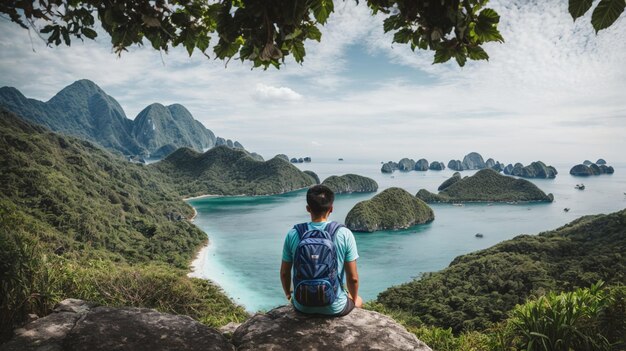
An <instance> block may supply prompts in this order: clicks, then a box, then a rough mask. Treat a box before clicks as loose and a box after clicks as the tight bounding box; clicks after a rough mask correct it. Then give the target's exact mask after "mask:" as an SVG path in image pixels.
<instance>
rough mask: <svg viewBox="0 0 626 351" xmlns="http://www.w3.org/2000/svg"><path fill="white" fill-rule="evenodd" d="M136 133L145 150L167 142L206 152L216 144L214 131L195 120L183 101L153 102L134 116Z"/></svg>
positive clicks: (134, 133) (156, 147)
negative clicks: (163, 103)
mask: <svg viewBox="0 0 626 351" xmlns="http://www.w3.org/2000/svg"><path fill="white" fill-rule="evenodd" d="M133 135H134V137H135V138H136V139H137V141H138V142H139V143H140V144H141V145H143V146H144V147H145V148H146V149H148V150H151V151H154V150H157V149H159V148H160V147H162V146H164V145H175V146H179V147H183V146H186V147H191V148H193V149H196V150H199V151H203V150H204V149H207V148H211V147H213V146H214V145H215V134H213V132H212V131H210V130H208V129H206V128H205V127H204V126H203V125H202V123H200V122H198V121H196V120H195V119H194V118H193V116H192V115H191V113H190V112H189V111H188V110H187V109H186V108H185V106H183V105H180V104H174V105H170V106H167V107H166V106H163V105H161V104H158V103H154V104H152V105H150V106H148V107H146V108H145V109H143V110H142V111H141V112H140V113H139V114H138V115H137V118H135V123H134V125H133Z"/></svg>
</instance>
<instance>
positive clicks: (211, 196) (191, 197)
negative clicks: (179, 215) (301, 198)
mask: <svg viewBox="0 0 626 351" xmlns="http://www.w3.org/2000/svg"><path fill="white" fill-rule="evenodd" d="M308 188H309V187H308V186H305V187H303V188H298V189H294V190H289V191H285V192H282V193H275V194H262V195H250V194H236V195H215V194H206V195H198V196H190V197H183V199H182V200H183V201H189V200H198V199H208V198H216V197H244V196H249V197H257V196H276V195H285V194H289V193H293V192H296V191H301V190H304V189H308ZM191 207H193V206H191ZM194 210H195V208H194Z"/></svg>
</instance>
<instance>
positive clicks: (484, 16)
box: [478, 9, 500, 24]
mask: <svg viewBox="0 0 626 351" xmlns="http://www.w3.org/2000/svg"><path fill="white" fill-rule="evenodd" d="M478 22H481V23H484V24H497V23H498V22H500V15H498V13H497V12H496V11H494V10H492V9H484V10H482V11H480V14H479V15H478Z"/></svg>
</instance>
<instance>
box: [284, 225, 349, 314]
mask: <svg viewBox="0 0 626 351" xmlns="http://www.w3.org/2000/svg"><path fill="white" fill-rule="evenodd" d="M328 223H330V222H328V221H324V222H308V229H309V230H311V229H319V230H325V228H326V226H327V225H328ZM299 243H300V238H299V234H298V232H297V231H296V229H295V228H292V229H291V230H290V231H289V232H288V233H287V237H286V238H285V243H284V245H283V261H285V262H293V261H294V256H295V253H296V249H297V247H298V244H299ZM334 244H335V249H336V253H337V267H338V277H339V282H340V284H341V285H342V287H340V289H339V291H338V292H337V297H336V299H335V301H334V303H333V304H332V305H329V306H324V307H310V306H303V305H301V304H300V303H298V301H297V300H295V299H293V298H292V301H293V304H294V307H295V308H296V309H297V310H299V311H301V312H304V313H318V314H326V315H336V314H340V313H341V312H342V311H343V310H344V309H345V307H346V304H347V302H348V301H347V300H348V294H347V293H346V291H345V290H344V288H343V285H344V276H345V272H344V265H345V263H346V262H351V261H355V260H356V259H357V258H358V257H359V254H358V252H357V248H356V241H355V240H354V235H353V234H352V232H351V231H350V230H349V229H348V228H345V227H341V228H339V229H338V230H337V232H336V235H335V240H334Z"/></svg>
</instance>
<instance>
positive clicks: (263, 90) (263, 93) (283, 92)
mask: <svg viewBox="0 0 626 351" xmlns="http://www.w3.org/2000/svg"><path fill="white" fill-rule="evenodd" d="M254 96H255V97H256V98H257V99H260V100H264V101H271V102H276V103H281V102H284V101H297V100H300V99H302V95H300V94H298V93H296V92H295V91H293V90H292V89H290V88H287V87H279V88H276V87H273V86H269V85H265V84H262V83H257V85H256V90H255V94H254Z"/></svg>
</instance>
